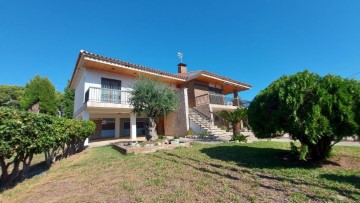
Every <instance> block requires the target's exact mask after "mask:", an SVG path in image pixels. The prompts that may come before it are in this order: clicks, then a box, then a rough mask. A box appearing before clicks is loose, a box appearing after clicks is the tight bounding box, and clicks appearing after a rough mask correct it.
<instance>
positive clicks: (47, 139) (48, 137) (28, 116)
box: [0, 107, 95, 186]
mask: <svg viewBox="0 0 360 203" xmlns="http://www.w3.org/2000/svg"><path fill="white" fill-rule="evenodd" d="M94 129H95V124H94V123H92V122H91V121H75V120H66V119H60V118H56V117H53V116H49V115H45V114H35V113H29V112H25V111H17V110H13V109H9V108H4V107H0V165H1V170H2V172H1V177H0V183H1V185H3V186H8V185H10V184H11V183H12V182H13V181H14V180H15V179H16V178H20V179H23V178H24V177H25V176H26V174H27V172H28V170H29V167H30V164H31V161H32V158H33V156H34V154H39V153H42V152H50V151H51V152H52V154H54V156H57V155H58V154H57V153H55V152H59V147H64V145H67V146H70V148H71V149H72V151H71V153H72V152H77V151H79V150H80V149H82V146H83V143H81V142H84V140H85V138H86V137H87V136H89V135H90V134H92V133H93V131H94ZM71 153H70V154H71ZM48 154H50V153H48ZM10 169H11V170H10Z"/></svg>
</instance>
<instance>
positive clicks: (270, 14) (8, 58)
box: [0, 0, 360, 99]
mask: <svg viewBox="0 0 360 203" xmlns="http://www.w3.org/2000/svg"><path fill="white" fill-rule="evenodd" d="M359 11H360V1H357V0H354V1H348V0H341V1H340V0H338V1H331V0H324V1H314V0H312V1H305V0H302V1H300V0H293V1H288V0H283V1H277V0H258V1H256V0H247V1H240V0H238V1H226V0H224V1H199V0H197V1H188V0H182V1H179V0H177V1H175V0H168V1H165V0H162V1H160V0H152V1H146V0H143V1H139V0H132V1H93V0H87V1H66V0H64V1H56V2H55V1H52V3H50V2H49V1H36V0H35V1H10V0H0V71H1V74H0V84H11V85H25V83H26V82H28V81H29V80H30V79H31V78H32V77H34V76H35V75H37V74H39V75H41V76H46V77H48V78H49V79H50V80H51V81H52V82H53V83H54V85H55V86H56V88H57V90H59V91H62V90H63V89H64V87H65V85H66V82H67V80H68V79H69V78H70V77H71V74H72V71H73V68H74V65H75V61H76V58H77V56H78V53H79V50H81V49H84V50H87V51H90V52H94V53H97V54H101V55H105V56H109V57H113V58H117V59H120V60H124V61H128V62H132V63H136V64H140V65H144V66H149V67H153V68H157V69H160V70H164V71H169V72H176V71H177V66H176V65H177V63H179V59H178V58H177V52H178V51H182V52H183V53H184V62H185V63H186V64H187V65H188V70H189V71H191V70H198V69H205V70H208V71H212V72H215V73H218V74H222V75H224V76H227V77H230V78H233V79H236V80H239V81H242V82H246V83H249V84H251V85H253V88H252V90H249V91H245V92H242V93H240V96H241V97H242V98H243V99H252V98H253V97H254V96H256V94H257V93H258V92H259V91H260V90H262V89H264V88H265V87H266V86H268V85H269V84H270V83H271V82H272V81H273V80H275V79H277V78H278V77H280V76H282V75H284V74H286V75H288V74H293V73H296V72H298V71H302V70H304V69H308V70H310V71H313V72H316V73H319V74H320V75H324V74H327V73H332V74H336V75H340V76H343V77H349V76H351V75H353V74H355V73H358V72H360V12H359ZM353 77H354V78H356V79H360V74H357V75H355V76H353Z"/></svg>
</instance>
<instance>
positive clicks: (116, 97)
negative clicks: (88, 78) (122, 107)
mask: <svg viewBox="0 0 360 203" xmlns="http://www.w3.org/2000/svg"><path fill="white" fill-rule="evenodd" d="M130 97H131V94H130V91H124V90H115V89H105V88H97V87H90V88H89V89H88V90H87V91H86V93H85V102H88V101H90V102H100V103H113V104H130Z"/></svg>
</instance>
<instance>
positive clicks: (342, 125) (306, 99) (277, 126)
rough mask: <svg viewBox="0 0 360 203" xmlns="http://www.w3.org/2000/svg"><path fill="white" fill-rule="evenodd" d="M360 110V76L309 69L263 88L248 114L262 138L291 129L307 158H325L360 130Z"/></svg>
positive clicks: (359, 132) (287, 131) (271, 136)
mask: <svg viewBox="0 0 360 203" xmlns="http://www.w3.org/2000/svg"><path fill="white" fill-rule="evenodd" d="M359 112H360V84H359V81H357V80H350V79H344V78H341V77H339V76H334V75H326V76H324V77H321V76H319V75H317V74H315V73H311V72H309V71H303V72H299V73H297V74H294V75H291V76H283V77H281V78H279V79H278V80H276V81H274V82H273V83H272V84H270V86H268V87H267V88H266V89H264V90H262V91H261V92H260V93H259V94H258V95H257V96H256V97H255V99H254V100H253V102H252V103H251V104H250V106H249V109H248V119H249V123H250V125H251V127H252V129H253V131H254V133H255V136H256V137H258V138H273V137H276V136H278V135H279V134H283V133H289V134H290V136H291V138H292V139H294V140H298V141H300V143H301V145H302V149H303V152H304V153H305V154H307V158H311V159H313V160H321V159H326V158H327V157H328V156H329V153H330V151H331V148H332V146H333V145H334V144H336V143H337V142H339V141H341V140H342V139H343V138H344V137H347V136H354V135H356V134H357V135H359V134H360V128H359V126H360V115H359ZM304 157H305V156H304Z"/></svg>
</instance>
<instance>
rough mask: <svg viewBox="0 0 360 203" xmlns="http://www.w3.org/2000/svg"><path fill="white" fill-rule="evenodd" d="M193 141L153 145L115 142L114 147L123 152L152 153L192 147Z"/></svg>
mask: <svg viewBox="0 0 360 203" xmlns="http://www.w3.org/2000/svg"><path fill="white" fill-rule="evenodd" d="M190 146H191V143H190V142H186V143H179V144H166V145H161V146H152V147H131V146H123V145H122V144H119V143H117V144H113V148H114V149H116V150H118V151H119V152H121V153H122V154H145V153H152V152H156V151H158V150H172V149H175V148H176V147H190Z"/></svg>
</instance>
